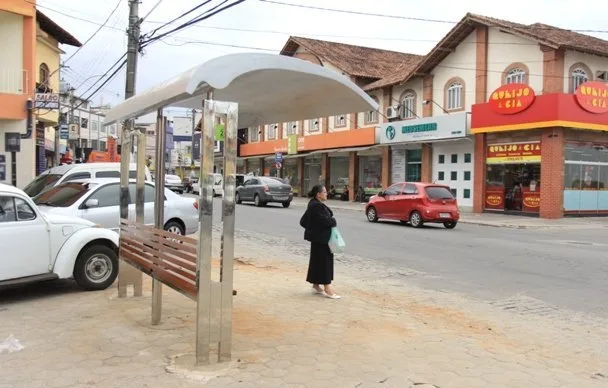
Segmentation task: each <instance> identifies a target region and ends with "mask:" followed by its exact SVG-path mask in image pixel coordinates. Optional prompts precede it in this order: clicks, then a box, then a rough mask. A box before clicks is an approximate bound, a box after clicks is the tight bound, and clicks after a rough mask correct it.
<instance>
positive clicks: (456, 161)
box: [451, 154, 458, 163]
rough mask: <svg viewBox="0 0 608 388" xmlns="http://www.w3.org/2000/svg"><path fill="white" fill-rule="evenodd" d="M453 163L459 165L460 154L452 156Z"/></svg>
mask: <svg viewBox="0 0 608 388" xmlns="http://www.w3.org/2000/svg"><path fill="white" fill-rule="evenodd" d="M451 158H452V163H458V154H452V156H451Z"/></svg>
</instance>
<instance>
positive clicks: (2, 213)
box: [0, 196, 17, 223]
mask: <svg viewBox="0 0 608 388" xmlns="http://www.w3.org/2000/svg"><path fill="white" fill-rule="evenodd" d="M15 221H17V212H16V211H15V202H14V200H13V197H9V196H3V197H0V223H2V222H15Z"/></svg>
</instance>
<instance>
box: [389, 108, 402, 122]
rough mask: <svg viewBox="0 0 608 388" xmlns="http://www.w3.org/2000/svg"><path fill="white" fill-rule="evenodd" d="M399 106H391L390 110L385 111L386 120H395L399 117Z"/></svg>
mask: <svg viewBox="0 0 608 388" xmlns="http://www.w3.org/2000/svg"><path fill="white" fill-rule="evenodd" d="M401 109H402V106H401V105H393V106H391V107H390V108H387V109H386V118H387V119H397V118H399V117H401Z"/></svg>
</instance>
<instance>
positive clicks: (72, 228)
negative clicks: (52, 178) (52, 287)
mask: <svg viewBox="0 0 608 388" xmlns="http://www.w3.org/2000/svg"><path fill="white" fill-rule="evenodd" d="M0 247H2V255H0V288H2V287H8V286H14V285H19V284H25V283H31V282H38V281H44V280H52V279H67V278H74V279H75V280H76V283H77V284H78V285H79V286H80V287H82V288H84V289H86V290H102V289H105V288H107V287H109V286H110V285H111V284H112V283H113V282H114V280H115V279H116V275H117V274H118V234H117V233H116V232H113V231H111V230H107V229H102V228H99V227H97V225H95V223H93V222H90V221H87V220H84V219H82V218H77V217H65V216H61V215H53V214H44V213H42V212H41V211H40V209H39V208H38V207H37V206H36V205H35V204H34V202H33V201H32V199H31V198H30V197H29V196H28V195H27V194H26V193H25V192H23V191H22V190H19V189H17V188H15V187H13V186H9V185H5V184H1V183H0Z"/></svg>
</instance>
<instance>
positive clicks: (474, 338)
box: [0, 235, 608, 388]
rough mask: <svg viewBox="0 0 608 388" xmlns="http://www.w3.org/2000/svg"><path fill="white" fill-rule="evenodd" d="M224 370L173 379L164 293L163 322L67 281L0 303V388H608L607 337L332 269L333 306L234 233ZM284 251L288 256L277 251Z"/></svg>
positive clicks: (189, 314) (168, 297) (143, 303)
mask: <svg viewBox="0 0 608 388" xmlns="http://www.w3.org/2000/svg"><path fill="white" fill-rule="evenodd" d="M236 249H237V250H236V254H237V255H238V256H241V258H240V259H239V261H238V263H237V265H236V269H235V288H236V289H238V296H236V297H235V299H234V338H233V359H234V362H233V363H232V364H224V365H222V366H217V365H215V366H211V367H208V368H204V369H202V370H198V371H195V370H191V369H186V370H184V369H179V368H176V366H175V365H174V364H173V361H172V360H174V359H175V357H176V356H180V355H183V354H191V353H193V352H194V338H195V328H194V322H195V304H194V303H193V302H191V301H190V300H188V299H186V298H185V297H183V296H182V295H180V294H178V293H176V292H174V291H172V290H169V289H167V288H166V287H165V288H164V293H163V313H162V324H161V325H159V326H151V325H150V281H149V280H147V279H148V278H147V277H144V278H145V279H146V281H145V282H144V284H145V289H144V296H143V297H140V298H133V297H131V298H127V299H118V298H117V291H116V289H115V288H112V289H109V290H106V291H105V292H81V291H80V290H78V289H77V288H75V286H74V285H73V284H72V283H68V282H58V283H50V284H40V285H36V286H33V287H28V288H25V289H19V290H14V291H4V292H0V322H2V325H0V341H1V340H3V339H4V338H6V337H8V336H9V335H10V334H13V335H14V336H15V337H16V338H17V339H19V340H20V341H21V343H22V344H23V345H24V347H25V348H24V349H23V350H22V351H20V352H17V353H9V354H0V365H1V367H0V387H11V388H15V387H43V386H44V387H92V386H93V387H130V388H131V387H185V388H189V387H200V386H205V387H217V388H229V387H240V388H247V387H264V388H268V387H281V388H285V387H330V386H332V387H338V388H342V387H345V388H346V387H350V388H354V387H358V388H366V387H379V388H410V387H416V388H425V387H428V388H432V387H435V388H436V387H441V388H449V387H455V388H475V387H479V388H487V387H492V388H500V387H505V388H513V387H573V388H574V387H576V388H584V387H589V388H596V387H597V388H600V387H606V386H607V385H608V378H607V377H606V376H608V370H607V369H606V365H608V345H607V344H608V333H607V332H606V330H605V327H606V325H605V324H604V323H603V322H600V323H598V324H597V325H591V326H590V325H588V324H583V323H579V322H576V323H571V322H568V323H566V322H561V321H560V322H557V321H555V320H550V319H548V318H547V317H543V316H518V315H516V314H514V313H512V312H508V311H505V310H499V309H495V308H494V307H491V306H488V305H487V304H481V303H476V302H473V301H469V300H465V299H462V298H460V297H458V296H457V295H450V294H446V293H441V292H433V291H428V290H421V289H417V288H414V287H410V286H408V285H407V283H406V282H403V281H402V282H400V283H399V284H397V285H396V284H394V282H392V283H391V282H390V279H389V280H385V279H386V277H385V274H383V273H380V272H379V269H377V268H369V269H368V270H366V271H361V270H357V271H355V270H353V269H352V268H351V267H349V266H346V265H344V264H343V263H341V261H340V259H339V257H338V260H337V262H336V284H335V287H336V291H338V292H339V293H340V294H342V295H343V297H344V298H343V299H341V300H330V299H327V298H324V297H322V296H319V295H313V294H312V292H311V291H312V290H311V288H310V285H308V284H306V283H305V282H304V278H305V274H306V265H307V258H306V256H305V254H304V253H300V254H298V253H293V247H290V246H288V245H284V246H283V245H281V244H277V243H275V244H274V245H273V246H272V247H270V246H269V245H267V244H266V243H265V242H264V240H260V238H259V237H256V236H253V235H252V238H251V239H248V238H246V237H243V236H241V237H240V239H239V240H238V243H237V247H236ZM290 252H292V253H290Z"/></svg>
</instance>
